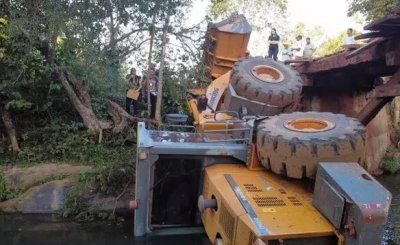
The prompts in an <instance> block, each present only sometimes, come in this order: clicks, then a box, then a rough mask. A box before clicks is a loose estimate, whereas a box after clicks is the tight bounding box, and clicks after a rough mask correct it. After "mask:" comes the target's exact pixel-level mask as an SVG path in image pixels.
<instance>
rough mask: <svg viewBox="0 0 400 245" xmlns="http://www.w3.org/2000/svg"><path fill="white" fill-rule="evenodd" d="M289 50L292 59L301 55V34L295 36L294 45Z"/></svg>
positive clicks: (302, 49) (302, 48)
mask: <svg viewBox="0 0 400 245" xmlns="http://www.w3.org/2000/svg"><path fill="white" fill-rule="evenodd" d="M291 50H292V52H293V56H294V59H301V58H302V57H303V53H304V42H303V36H302V35H298V36H297V37H296V42H295V45H294V47H293V48H292V49H291Z"/></svg>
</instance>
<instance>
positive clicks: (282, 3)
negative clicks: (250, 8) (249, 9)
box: [210, 0, 287, 18]
mask: <svg viewBox="0 0 400 245" xmlns="http://www.w3.org/2000/svg"><path fill="white" fill-rule="evenodd" d="M249 4H251V5H253V4H254V5H256V6H274V7H276V8H277V9H280V10H284V11H286V9H287V0H273V1H269V0H253V1H251V2H249V1H244V0H211V6H210V13H211V15H212V16H213V18H217V17H219V16H224V17H227V16H229V15H230V14H231V13H232V12H234V11H236V10H239V8H238V7H239V6H245V5H249Z"/></svg>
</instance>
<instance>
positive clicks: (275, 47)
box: [268, 28, 280, 60]
mask: <svg viewBox="0 0 400 245" xmlns="http://www.w3.org/2000/svg"><path fill="white" fill-rule="evenodd" d="M279 41H280V37H279V35H278V34H277V33H276V29H275V28H272V31H271V35H270V36H269V38H268V42H269V49H268V57H269V58H273V59H274V60H278V53H279Z"/></svg>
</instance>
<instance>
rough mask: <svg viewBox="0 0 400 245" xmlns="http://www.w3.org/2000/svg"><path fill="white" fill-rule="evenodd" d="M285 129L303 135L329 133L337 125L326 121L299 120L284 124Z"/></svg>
mask: <svg viewBox="0 0 400 245" xmlns="http://www.w3.org/2000/svg"><path fill="white" fill-rule="evenodd" d="M283 125H284V126H285V128H287V129H289V130H292V131H296V132H303V133H315V132H324V131H329V130H331V129H333V128H335V124H334V123H333V122H331V121H328V120H326V119H316V118H298V119H294V120H290V121H287V122H285V123H284V124H283Z"/></svg>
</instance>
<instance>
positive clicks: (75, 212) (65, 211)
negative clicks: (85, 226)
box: [57, 189, 96, 222]
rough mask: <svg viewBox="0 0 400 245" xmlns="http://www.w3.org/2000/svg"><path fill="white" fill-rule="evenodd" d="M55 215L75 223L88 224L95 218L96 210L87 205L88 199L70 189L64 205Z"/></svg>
mask: <svg viewBox="0 0 400 245" xmlns="http://www.w3.org/2000/svg"><path fill="white" fill-rule="evenodd" d="M57 214H58V216H59V217H62V218H68V219H71V220H74V221H77V222H90V221H93V220H95V218H96V209H95V207H93V206H91V205H89V199H88V198H86V197H84V196H83V195H81V193H80V192H79V191H77V190H75V189H72V190H70V191H69V192H68V193H67V195H66V196H65V199H64V203H63V205H62V206H61V208H60V210H59V211H58V213H57Z"/></svg>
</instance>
